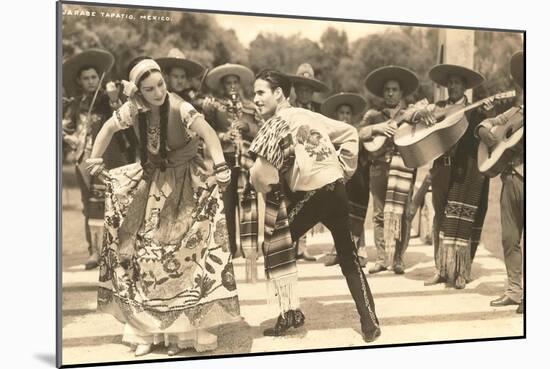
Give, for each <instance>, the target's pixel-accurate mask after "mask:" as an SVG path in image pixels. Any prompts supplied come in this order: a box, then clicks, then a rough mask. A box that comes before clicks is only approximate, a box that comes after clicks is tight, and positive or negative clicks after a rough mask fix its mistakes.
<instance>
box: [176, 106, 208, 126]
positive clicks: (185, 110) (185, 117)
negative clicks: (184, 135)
mask: <svg viewBox="0 0 550 369" xmlns="http://www.w3.org/2000/svg"><path fill="white" fill-rule="evenodd" d="M180 116H181V121H182V122H183V124H184V125H185V128H187V129H190V127H191V124H193V122H194V121H195V120H196V119H197V118H199V117H202V118H203V119H204V115H202V114H201V113H199V112H198V111H197V110H196V109H195V107H194V106H193V105H191V104H189V103H188V102H187V101H183V102H182V103H181V105H180Z"/></svg>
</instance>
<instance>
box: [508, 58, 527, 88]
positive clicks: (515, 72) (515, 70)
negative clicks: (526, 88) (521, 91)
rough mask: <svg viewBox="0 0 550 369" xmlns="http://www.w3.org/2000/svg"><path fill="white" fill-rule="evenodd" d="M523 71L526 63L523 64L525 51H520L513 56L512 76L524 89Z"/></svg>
mask: <svg viewBox="0 0 550 369" xmlns="http://www.w3.org/2000/svg"><path fill="white" fill-rule="evenodd" d="M523 71H524V62H523V51H518V52H516V53H515V54H514V55H512V59H511V60H510V74H511V75H512V78H513V79H514V81H515V82H516V83H517V84H518V85H520V86H522V87H523V83H524V80H523Z"/></svg>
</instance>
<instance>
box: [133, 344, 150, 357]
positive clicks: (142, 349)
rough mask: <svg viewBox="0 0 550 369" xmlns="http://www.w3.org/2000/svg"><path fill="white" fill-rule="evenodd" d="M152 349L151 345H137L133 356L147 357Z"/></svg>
mask: <svg viewBox="0 0 550 369" xmlns="http://www.w3.org/2000/svg"><path fill="white" fill-rule="evenodd" d="M152 348H153V345H151V344H146V345H137V347H136V352H135V355H136V356H143V355H147V354H148V353H150V352H151V350H152Z"/></svg>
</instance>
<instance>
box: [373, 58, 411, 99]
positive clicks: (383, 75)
mask: <svg viewBox="0 0 550 369" xmlns="http://www.w3.org/2000/svg"><path fill="white" fill-rule="evenodd" d="M390 80H393V81H397V82H398V83H399V86H400V87H401V91H402V97H406V96H409V95H410V94H412V93H413V92H414V91H416V89H417V88H418V78H417V77H416V74H414V72H412V71H411V70H409V69H407V68H403V67H398V66H396V65H388V66H386V67H381V68H378V69H375V70H373V71H372V72H370V73H369V75H368V76H367V78H365V86H366V87H367V90H369V92H370V93H372V94H374V95H376V96H378V97H382V98H383V97H384V84H385V83H386V82H387V81H390Z"/></svg>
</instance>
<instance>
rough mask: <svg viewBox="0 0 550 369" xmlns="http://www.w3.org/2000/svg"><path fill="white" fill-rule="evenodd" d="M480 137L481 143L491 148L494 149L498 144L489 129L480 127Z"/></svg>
mask: <svg viewBox="0 0 550 369" xmlns="http://www.w3.org/2000/svg"><path fill="white" fill-rule="evenodd" d="M478 135H479V138H480V139H481V141H482V142H483V143H484V144H485V145H487V146H488V147H489V148H492V147H493V146H495V145H496V144H497V143H498V140H497V138H496V137H495V136H494V135H493V134H492V133H491V130H490V129H489V128H487V127H480V128H479V131H478Z"/></svg>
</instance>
